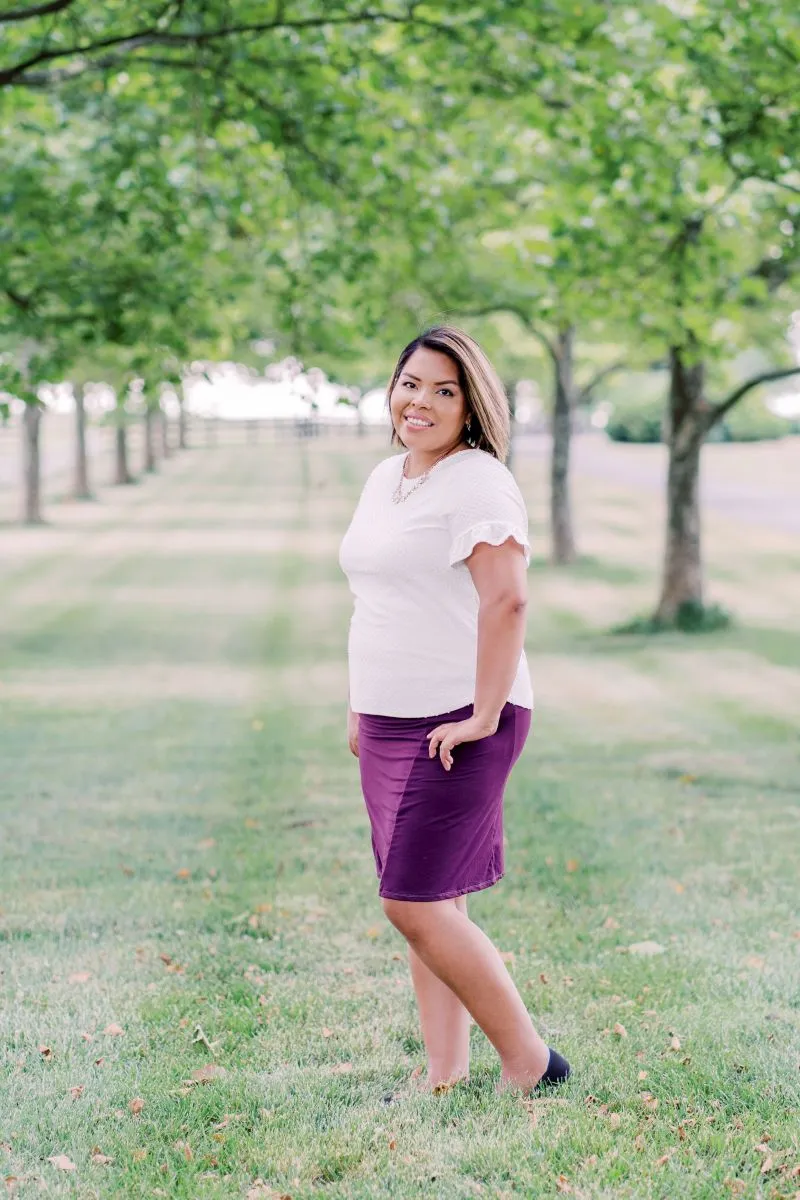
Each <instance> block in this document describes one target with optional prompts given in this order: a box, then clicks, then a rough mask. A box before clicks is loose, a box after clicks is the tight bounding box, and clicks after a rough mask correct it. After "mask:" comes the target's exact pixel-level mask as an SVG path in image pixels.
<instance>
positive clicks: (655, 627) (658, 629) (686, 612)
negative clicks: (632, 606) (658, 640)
mask: <svg viewBox="0 0 800 1200" xmlns="http://www.w3.org/2000/svg"><path fill="white" fill-rule="evenodd" d="M732 623H733V617H732V616H731V614H730V613H729V612H728V610H727V609H726V608H723V606H722V605H721V604H698V603H697V601H695V600H689V601H687V602H686V603H685V604H681V606H680V607H679V608H678V610H677V612H676V613H675V617H674V620H672V621H665V620H663V619H660V618H658V617H655V616H652V615H649V616H645V617H635V618H634V619H633V620H632V621H627V622H626V623H625V624H624V625H615V626H614V628H613V629H612V630H611V633H612V634H618V635H625V634H632V633H634V634H637V633H638V634H642V633H644V634H652V633H669V632H671V631H677V632H679V633H715V632H716V631H717V630H718V629H727V628H728V627H729V626H730V625H731V624H732Z"/></svg>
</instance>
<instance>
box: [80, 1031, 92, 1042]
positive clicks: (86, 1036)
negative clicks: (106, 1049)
mask: <svg viewBox="0 0 800 1200" xmlns="http://www.w3.org/2000/svg"><path fill="white" fill-rule="evenodd" d="M81 1038H82V1039H83V1041H84V1042H90V1041H91V1040H92V1035H91V1034H90V1033H82V1034H81Z"/></svg>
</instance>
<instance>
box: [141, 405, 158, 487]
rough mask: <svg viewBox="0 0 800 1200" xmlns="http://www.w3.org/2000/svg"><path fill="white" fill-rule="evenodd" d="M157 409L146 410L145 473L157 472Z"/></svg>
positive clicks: (148, 408) (149, 408) (148, 407)
mask: <svg viewBox="0 0 800 1200" xmlns="http://www.w3.org/2000/svg"><path fill="white" fill-rule="evenodd" d="M155 416H156V414H155V409H153V408H151V407H150V406H149V405H148V406H147V408H145V410H144V469H145V471H155V469H156V441H155Z"/></svg>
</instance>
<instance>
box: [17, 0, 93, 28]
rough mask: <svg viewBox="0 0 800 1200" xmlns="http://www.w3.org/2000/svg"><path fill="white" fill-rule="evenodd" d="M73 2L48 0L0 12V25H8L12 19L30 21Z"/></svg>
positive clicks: (67, 6) (66, 6)
mask: <svg viewBox="0 0 800 1200" xmlns="http://www.w3.org/2000/svg"><path fill="white" fill-rule="evenodd" d="M74 3H75V0H49V3H48V4H37V5H35V6H34V7H33V8H17V9H15V10H13V11H12V12H6V13H0V25H10V24H11V22H12V21H32V20H33V18H34V17H47V16H50V14H51V13H57V12H63V11H64V9H65V8H69V7H70V5H72V4H74Z"/></svg>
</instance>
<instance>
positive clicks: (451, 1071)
mask: <svg viewBox="0 0 800 1200" xmlns="http://www.w3.org/2000/svg"><path fill="white" fill-rule="evenodd" d="M443 903H446V904H452V905H453V906H454V907H456V908H458V909H459V910H460V911H461V912H463V913H464V914H465V915H466V911H467V897H466V896H457V897H456V898H455V899H454V900H447V901H443ZM408 965H409V967H410V968H411V980H412V982H413V984H414V992H415V994H416V997H417V1008H418V1010H419V1023H420V1026H421V1028H422V1040H423V1041H424V1043H425V1051H426V1054H427V1056H428V1077H427V1080H426V1084H427V1086H428V1087H429V1088H431V1089H433V1088H435V1087H437V1086H439V1085H440V1084H444V1083H452V1082H454V1081H455V1080H456V1079H467V1078H468V1076H469V1029H470V1024H471V1018H470V1015H469V1013H468V1012H467V1010H466V1008H464V1005H463V1004H462V1003H461V1001H460V1000H459V998H458V996H457V995H456V994H455V992H453V991H452V990H451V989H450V988H449V987H448V986H447V984H446V983H442V981H441V979H439V977H438V975H434V973H433V971H431V969H430V968H429V967H427V966H426V965H425V963H424V962H423V961H422V959H421V958H420V957H419V955H418V954H417V952H416V950H415V949H414V947H413V946H412V944H411V942H409V943H408Z"/></svg>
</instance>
